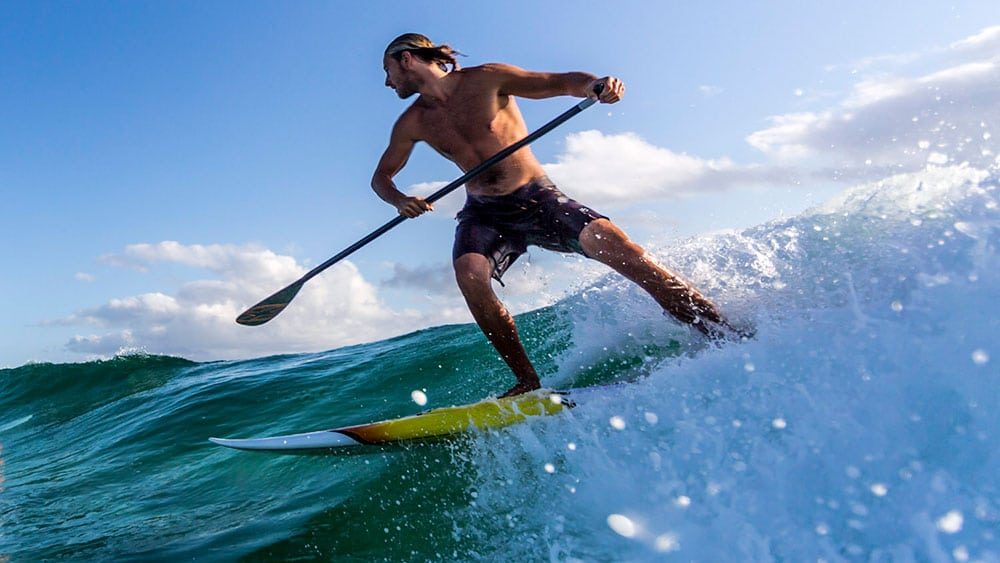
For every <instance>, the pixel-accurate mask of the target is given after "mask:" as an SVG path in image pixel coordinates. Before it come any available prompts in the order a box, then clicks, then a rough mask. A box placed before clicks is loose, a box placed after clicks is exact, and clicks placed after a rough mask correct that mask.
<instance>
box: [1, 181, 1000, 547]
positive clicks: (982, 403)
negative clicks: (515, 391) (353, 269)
mask: <svg viewBox="0 0 1000 563" xmlns="http://www.w3.org/2000/svg"><path fill="white" fill-rule="evenodd" d="M997 186H998V181H997V171H995V170H993V171H977V170H973V169H970V168H967V167H964V168H963V167H954V168H940V169H938V168H932V169H928V170H926V171H923V172H920V173H916V174H910V175H904V176H899V177H896V178H893V179H889V180H886V181H883V182H880V183H876V184H870V185H865V186H859V187H857V188H855V189H853V190H850V191H848V192H847V193H845V194H844V195H843V196H842V197H839V198H837V200H835V201H832V202H829V203H828V204H826V205H824V206H821V207H819V208H816V209H813V210H810V211H808V212H806V213H803V214H802V215H800V216H797V217H793V218H790V219H787V220H782V221H776V222H772V223H768V224H765V225H760V226H757V227H754V228H751V229H748V230H746V231H743V232H740V233H722V234H716V235H712V236H705V237H701V238H697V239H692V240H689V241H684V242H683V243H681V244H677V245H674V246H672V247H670V248H662V249H654V252H655V254H656V255H657V256H658V258H659V259H660V260H662V261H663V262H665V263H667V264H668V265H670V266H672V267H674V268H676V269H678V270H679V271H681V272H684V273H685V274H686V275H687V276H688V277H689V278H691V279H692V280H693V281H695V283H696V284H697V285H698V286H699V287H702V288H704V289H705V291H706V292H707V293H708V294H709V295H712V296H713V297H714V298H716V299H717V300H718V301H719V302H720V303H722V304H723V307H724V309H725V310H727V311H729V312H730V314H731V315H732V316H733V317H735V318H737V319H739V320H741V321H744V322H753V323H754V324H756V326H757V327H758V336H757V338H756V339H755V340H753V341H750V342H744V343H738V344H730V345H726V346H722V347H714V346H709V345H707V344H706V343H705V342H703V341H702V340H701V339H700V337H698V336H697V335H696V334H695V333H692V332H691V331H689V330H688V329H686V328H684V327H680V326H678V325H676V324H675V323H673V322H671V321H670V320H668V319H666V318H664V317H663V316H662V315H660V314H659V313H658V312H657V311H655V310H654V309H655V308H654V307H652V306H651V304H652V301H651V300H649V298H648V297H647V296H645V295H643V294H642V293H641V292H639V291H638V290H637V289H636V288H635V287H633V286H631V285H629V284H627V283H625V282H623V281H622V280H620V279H618V278H616V277H615V276H607V277H605V278H602V279H601V280H599V281H598V282H596V283H595V284H594V285H593V286H591V287H589V288H586V289H584V290H582V291H580V292H578V293H576V294H574V295H571V296H569V297H567V298H566V299H564V300H563V301H561V302H559V303H557V304H555V305H553V306H551V307H548V308H545V309H542V310H538V311H533V312H531V313H527V314H525V315H522V316H520V317H519V318H518V323H519V326H520V327H521V331H522V335H523V337H524V339H525V342H526V345H527V348H528V350H529V352H530V354H531V356H532V358H533V359H534V360H535V361H536V363H537V365H538V367H539V371H540V373H541V374H542V378H543V382H544V383H545V384H546V385H548V386H552V387H571V386H588V385H596V384H603V383H609V382H615V381H628V382H631V383H630V384H629V385H627V386H624V387H621V388H615V389H612V390H608V392H607V393H606V394H601V395H600V396H598V397H596V398H594V399H592V400H590V401H588V402H586V403H585V404H582V405H580V406H579V407H578V408H576V409H574V410H572V411H570V412H568V413H565V414H562V415H559V416H555V417H547V418H543V419H536V420H532V421H529V422H527V423H525V424H521V425H519V426H515V427H511V428H508V429H504V430H501V431H493V432H488V433H478V434H472V435H469V436H465V437H462V438H459V439H456V440H452V441H445V442H440V443H432V444H422V445H419V446H415V447H408V448H407V447H403V448H400V447H397V448H391V449H376V448H372V449H363V450H361V452H360V453H353V454H350V455H326V456H274V455H267V454H254V453H246V452H238V451H233V450H229V449H225V448H220V447H217V446H214V445H212V444H210V443H209V442H208V441H207V438H208V437H209V436H222V437H240V438H242V437H252V436H266V435H278V434H284V433H295V432H303V431H309V430H318V429H322V428H329V427H335V426H340V425H346V424H353V423H360V422H367V421H373V420H380V419H385V418H391V417H397V416H403V415H407V414H412V413H415V412H418V411H420V410H424V409H425V408H431V407H436V406H444V405H450V404H461V403H468V402H472V401H475V400H478V399H480V398H482V397H483V396H485V395H487V394H490V393H496V392H499V391H502V390H503V389H506V388H507V387H508V386H509V385H510V384H511V383H512V379H511V377H510V375H509V374H508V373H507V371H506V369H505V368H504V366H503V365H502V363H501V362H500V361H499V359H497V358H496V357H495V355H494V353H493V352H492V350H491V349H490V348H489V346H488V344H487V343H486V341H485V339H484V338H483V337H482V335H481V334H480V333H479V332H478V329H476V328H475V327H474V326H471V325H461V326H444V327H435V328H431V329H428V330H424V331H420V332H417V333H413V334H409V335H406V336H402V337H399V338H395V339H392V340H388V341H382V342H375V343H371V344H365V345H359V346H353V347H349V348H343V349H338V350H332V351H328V352H322V353H316V354H301V355H288V356H274V357H267V358H259V359H253V360H246V361H234V362H212V363H195V362H190V361H187V360H184V359H181V358H170V357H162V356H155V355H129V356H120V357H115V358H113V359H109V360H105V361H97V362H89V363H83V364H61V365H53V364H34V365H27V366H22V367H19V368H16V369H7V370H2V371H0V560H4V559H5V558H8V557H9V558H10V559H11V560H14V561H21V560H40V559H71V560H109V559H115V560H118V559H125V560H178V559H182V558H183V559H191V558H194V559H198V560H232V559H247V560H274V559H292V560H294V559H301V560H311V559H319V560H336V561H344V560H348V561H349V560H363V561H368V560H382V559H385V560H394V561H395V560H421V561H422V560H456V559H457V560H481V559H485V560H518V561H534V560H554V561H567V560H586V561H591V560H623V561H648V560H663V559H675V558H676V559H685V560H688V559H694V560H720V559H724V560H764V561H766V560H795V561H798V560H816V559H825V560H828V561H837V560H855V559H858V560H861V559H865V560H878V561H883V560H896V559H901V560H919V561H929V560H953V559H954V560H976V559H981V560H994V561H995V560H998V559H1000V547H998V545H1000V544H998V538H997V534H1000V477H998V476H1000V432H998V430H997V429H998V428H1000V393H998V391H997V390H998V389H1000V370H998V369H997V362H998V361H1000V350H998V349H997V344H996V343H997V342H998V341H1000V338H998V337H1000V321H998V314H997V313H998V309H1000V306H998V305H997V303H1000V283H998V282H1000V261H998V259H997V254H996V250H997V244H998V242H1000V221H998V205H997V204H998V201H997V200H998V197H997ZM279 320H280V319H279ZM415 389H421V390H425V392H426V394H427V397H428V403H427V405H424V406H420V405H417V404H415V403H414V402H413V401H412V399H411V395H410V393H411V391H413V390H415Z"/></svg>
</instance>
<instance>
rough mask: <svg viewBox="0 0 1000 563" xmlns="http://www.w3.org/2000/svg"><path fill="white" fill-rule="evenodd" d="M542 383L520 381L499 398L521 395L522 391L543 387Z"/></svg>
mask: <svg viewBox="0 0 1000 563" xmlns="http://www.w3.org/2000/svg"><path fill="white" fill-rule="evenodd" d="M541 388H542V384H541V383H540V382H539V381H537V380H536V381H533V382H531V383H525V382H523V381H518V382H517V385H515V386H513V387H511V388H510V389H508V390H507V392H506V393H504V394H503V395H500V397H499V398H501V399H502V398H504V397H513V396H514V395H520V394H521V393H527V392H528V391H534V390H535V389H541Z"/></svg>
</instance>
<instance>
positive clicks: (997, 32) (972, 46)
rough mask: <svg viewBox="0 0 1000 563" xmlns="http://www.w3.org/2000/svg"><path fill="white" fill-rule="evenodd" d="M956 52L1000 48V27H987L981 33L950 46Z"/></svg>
mask: <svg viewBox="0 0 1000 563" xmlns="http://www.w3.org/2000/svg"><path fill="white" fill-rule="evenodd" d="M949 47H950V48H951V49H952V50H954V51H970V50H980V49H998V48H1000V25H994V26H990V27H987V28H985V29H983V30H982V31H980V32H979V33H977V34H975V35H972V36H969V37H966V38H965V39H962V40H960V41H956V42H954V43H952V44H951V45H949Z"/></svg>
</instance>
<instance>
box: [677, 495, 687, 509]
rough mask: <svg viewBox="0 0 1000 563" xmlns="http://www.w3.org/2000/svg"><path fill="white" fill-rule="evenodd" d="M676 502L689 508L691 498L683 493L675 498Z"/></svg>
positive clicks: (682, 506)
mask: <svg viewBox="0 0 1000 563" xmlns="http://www.w3.org/2000/svg"><path fill="white" fill-rule="evenodd" d="M674 504H676V505H677V506H679V507H681V508H687V507H689V506H691V498H690V497H687V496H684V495H681V496H679V497H677V498H676V499H674Z"/></svg>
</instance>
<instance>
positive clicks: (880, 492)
mask: <svg viewBox="0 0 1000 563" xmlns="http://www.w3.org/2000/svg"><path fill="white" fill-rule="evenodd" d="M871 491H872V494H873V495H875V496H877V497H884V496H885V495H886V493H888V492H889V489H888V488H887V487H886V486H885V485H883V484H882V483H873V484H872V486H871Z"/></svg>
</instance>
